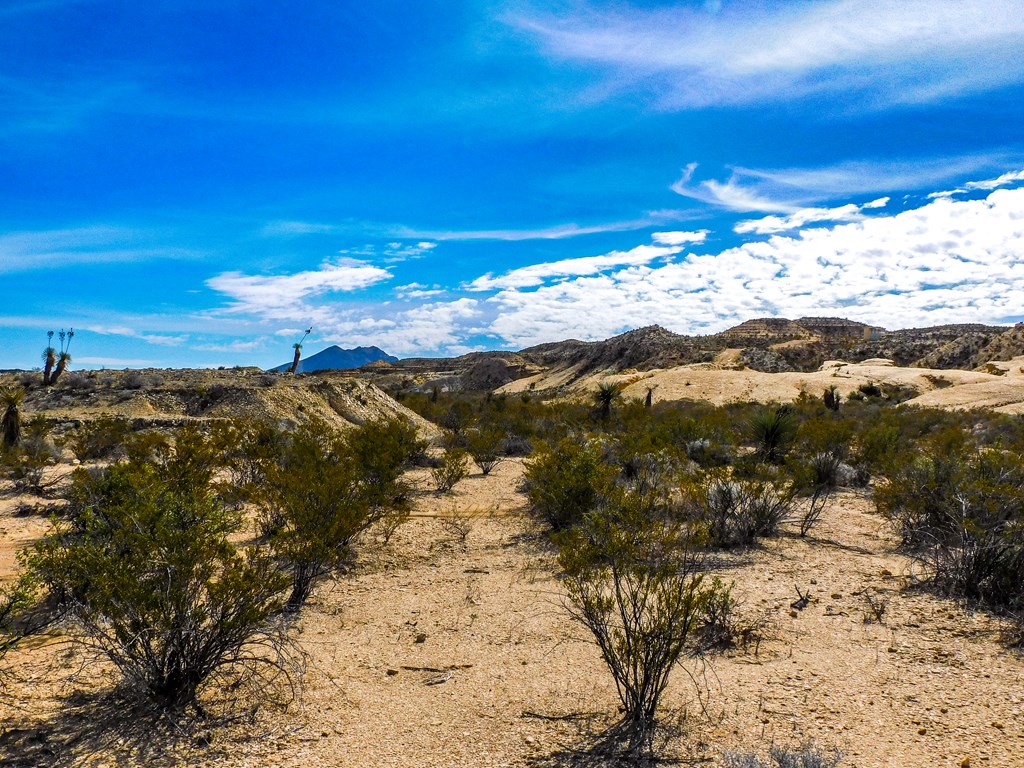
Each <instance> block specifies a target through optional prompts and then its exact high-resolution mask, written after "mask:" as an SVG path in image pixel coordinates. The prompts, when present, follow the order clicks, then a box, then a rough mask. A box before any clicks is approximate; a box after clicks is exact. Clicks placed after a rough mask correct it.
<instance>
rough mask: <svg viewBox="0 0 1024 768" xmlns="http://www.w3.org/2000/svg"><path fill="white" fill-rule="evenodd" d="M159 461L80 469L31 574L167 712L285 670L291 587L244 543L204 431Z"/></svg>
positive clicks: (88, 638) (134, 685) (34, 554)
mask: <svg viewBox="0 0 1024 768" xmlns="http://www.w3.org/2000/svg"><path fill="white" fill-rule="evenodd" d="M176 437H177V439H176V441H175V442H176V447H175V449H174V451H173V452H172V453H171V454H170V455H168V456H165V457H164V460H163V461H161V462H140V461H134V460H129V461H127V462H124V463H121V464H115V465H113V466H111V467H109V468H108V469H93V470H85V469H79V470H76V472H75V476H74V487H73V490H72V505H71V519H70V521H69V522H68V523H59V524H58V526H57V528H56V530H55V531H54V532H53V533H51V534H50V535H48V536H47V537H45V538H44V539H42V540H41V541H39V542H38V543H37V544H36V545H35V547H34V548H33V549H32V550H31V552H30V555H29V558H28V564H29V568H30V571H31V573H32V574H33V575H34V576H35V577H36V578H38V579H39V581H40V582H41V583H42V584H43V585H45V586H46V588H47V589H48V591H49V593H50V595H51V596H52V598H53V600H55V601H56V602H57V603H58V604H59V606H60V608H61V610H62V612H63V613H64V614H65V615H67V616H68V617H69V618H71V619H72V620H73V621H74V622H75V624H77V625H78V627H80V629H81V631H82V633H83V639H84V642H85V643H86V644H87V645H89V646H91V647H93V648H95V649H96V650H98V651H100V652H102V653H103V654H104V655H106V656H107V657H108V658H109V659H110V661H111V662H113V664H114V665H115V666H116V667H117V669H118V671H119V672H120V673H121V676H122V678H123V681H124V683H125V684H127V685H128V686H129V687H130V688H131V689H134V690H137V691H139V692H140V693H141V694H142V695H144V696H145V697H146V698H148V699H149V700H151V701H153V702H154V703H156V704H157V705H159V706H160V707H162V708H165V709H170V710H181V709H183V708H185V707H188V706H189V705H191V704H193V703H194V702H195V701H196V699H197V696H198V695H199V692H200V690H201V688H202V687H203V686H204V685H205V684H208V683H210V682H211V681H214V680H217V681H220V682H223V683H228V682H230V683H232V684H235V683H238V682H240V681H257V680H259V681H267V680H269V679H271V678H274V677H276V675H277V673H279V672H282V671H284V669H283V667H282V666H281V657H280V651H281V649H282V647H283V646H282V635H281V634H279V632H278V630H277V629H275V627H274V623H273V620H272V619H273V616H274V615H275V614H277V613H278V612H279V611H280V609H281V606H282V593H283V590H284V588H285V587H286V585H287V583H288V579H287V577H286V576H285V575H283V574H281V573H280V572H279V570H278V568H277V566H276V564H275V563H274V562H273V560H272V559H271V558H269V557H268V556H266V555H265V554H263V553H261V552H259V551H258V550H256V549H247V550H244V551H242V550H239V549H238V548H237V547H236V546H235V545H234V544H233V543H232V537H233V536H234V535H235V534H236V533H237V532H238V531H239V529H240V525H241V519H240V518H239V517H238V516H237V515H236V514H234V513H232V512H230V511H228V510H227V509H226V508H225V507H224V506H223V504H222V503H221V502H220V500H219V499H218V498H217V497H216V496H215V495H214V494H213V493H212V492H211V491H210V488H209V474H208V473H207V471H206V469H205V468H204V467H203V456H204V455H205V454H206V453H207V451H208V449H209V446H208V445H206V444H205V443H204V442H203V440H202V437H201V436H200V435H199V433H188V432H179V433H178V435H177V436H176Z"/></svg>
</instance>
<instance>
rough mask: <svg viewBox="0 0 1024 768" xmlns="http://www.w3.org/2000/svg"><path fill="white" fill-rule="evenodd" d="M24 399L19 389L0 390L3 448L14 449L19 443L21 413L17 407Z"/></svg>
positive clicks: (0, 425) (6, 388) (0, 426)
mask: <svg viewBox="0 0 1024 768" xmlns="http://www.w3.org/2000/svg"><path fill="white" fill-rule="evenodd" d="M24 399H25V390H24V389H22V388H21V387H4V389H3V390H0V404H2V405H3V406H4V415H3V419H0V433H2V434H3V445H4V448H8V449H9V448H16V447H17V446H18V444H19V443H20V442H21V412H20V411H19V410H18V407H19V406H20V405H21V403H22V401H23V400H24Z"/></svg>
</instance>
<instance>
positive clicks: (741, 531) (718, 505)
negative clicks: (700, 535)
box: [681, 470, 794, 547]
mask: <svg viewBox="0 0 1024 768" xmlns="http://www.w3.org/2000/svg"><path fill="white" fill-rule="evenodd" d="M793 501H794V491H793V488H792V486H791V485H789V484H787V483H785V482H783V481H782V480H781V479H779V478H777V477H772V476H768V475H762V476H761V477H757V478H738V477H730V476H729V475H728V473H726V472H724V471H721V470H717V471H711V472H708V473H701V474H699V475H698V476H697V477H695V478H693V479H691V480H690V481H689V482H686V483H684V484H683V486H682V503H681V508H682V511H683V513H684V516H685V517H686V518H687V519H689V520H691V521H693V522H694V523H696V524H699V525H701V526H702V527H703V528H704V530H705V534H706V537H707V541H708V543H709V544H710V545H712V546H715V547H746V546H750V545H751V544H753V543H754V542H756V541H757V539H758V538H760V537H764V536H774V535H775V534H776V533H778V530H779V526H780V525H781V524H782V523H783V522H784V521H785V520H787V519H788V518H789V516H790V513H791V510H792V508H793Z"/></svg>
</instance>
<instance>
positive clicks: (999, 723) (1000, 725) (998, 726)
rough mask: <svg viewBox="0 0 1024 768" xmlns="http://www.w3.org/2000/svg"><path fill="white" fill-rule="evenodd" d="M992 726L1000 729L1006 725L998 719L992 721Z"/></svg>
mask: <svg viewBox="0 0 1024 768" xmlns="http://www.w3.org/2000/svg"><path fill="white" fill-rule="evenodd" d="M992 727H993V728H999V729H1000V730H1002V729H1003V728H1005V727H1006V726H1005V725H1003V724H1002V723H1001V722H999V721H998V720H996V721H995V722H994V723H992Z"/></svg>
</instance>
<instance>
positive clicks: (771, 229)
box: [733, 197, 889, 235]
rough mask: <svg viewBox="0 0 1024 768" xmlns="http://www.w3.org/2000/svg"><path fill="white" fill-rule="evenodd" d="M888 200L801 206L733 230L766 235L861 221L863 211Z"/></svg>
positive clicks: (751, 221)
mask: <svg viewBox="0 0 1024 768" xmlns="http://www.w3.org/2000/svg"><path fill="white" fill-rule="evenodd" d="M888 202H889V198H888V197H880V198H879V199H877V200H872V201H871V202H868V203H864V204H863V205H855V204H854V203H847V204H846V205H841V206H838V207H836V208H801V209H800V210H798V211H795V212H793V213H791V214H789V215H788V216H765V217H764V218H763V219H753V220H749V221H741V222H739V223H738V224H736V226H734V227H733V230H734V231H735V232H736V233H738V234H741V235H744V234H757V235H766V234H774V233H776V232H789V231H791V230H794V229H800V228H801V227H804V226H806V225H807V224H813V223H818V222H825V221H860V220H861V219H863V218H864V214H863V211H865V210H870V209H876V208H883V207H885V206H886V205H887V204H888Z"/></svg>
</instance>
